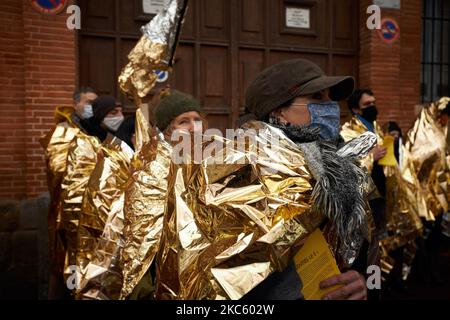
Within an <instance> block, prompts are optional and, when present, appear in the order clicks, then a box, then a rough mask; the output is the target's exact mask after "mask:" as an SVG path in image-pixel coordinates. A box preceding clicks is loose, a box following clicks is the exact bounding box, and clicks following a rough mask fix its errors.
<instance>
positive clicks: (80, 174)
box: [61, 132, 100, 275]
mask: <svg viewBox="0 0 450 320" xmlns="http://www.w3.org/2000/svg"><path fill="white" fill-rule="evenodd" d="M99 150H100V142H99V141H98V140H97V138H95V137H91V136H88V135H86V134H84V133H82V132H79V133H78V134H77V136H76V137H75V138H74V139H73V140H72V142H71V143H70V147H69V152H68V156H67V169H66V173H65V176H64V179H63V182H62V194H61V223H62V228H63V230H64V232H65V237H66V241H67V254H66V262H65V271H64V273H65V275H71V274H72V273H73V272H72V270H70V269H69V267H74V266H76V249H77V231H78V224H79V218H80V213H81V210H82V204H83V197H84V193H85V191H86V187H87V184H88V181H89V178H90V176H91V173H92V171H93V170H94V168H95V165H96V163H97V153H98V151H99Z"/></svg>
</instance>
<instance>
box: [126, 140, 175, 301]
mask: <svg viewBox="0 0 450 320" xmlns="http://www.w3.org/2000/svg"><path fill="white" fill-rule="evenodd" d="M171 153H172V147H171V146H170V144H168V143H167V142H166V141H164V139H163V138H162V137H160V136H157V137H155V138H153V139H150V140H149V141H148V142H145V143H144V144H143V145H142V148H141V150H140V152H137V153H136V154H135V158H134V159H133V162H132V168H131V177H130V179H129V181H128V185H127V186H126V189H125V208H124V215H125V228H124V239H125V240H124V241H125V243H124V247H123V251H122V261H123V288H122V293H121V298H122V299H125V298H126V297H128V296H129V295H130V294H131V292H132V291H133V289H134V288H135V286H136V285H137V284H138V282H139V281H140V280H141V279H142V277H143V276H144V274H145V273H146V272H147V270H148V269H149V267H150V265H151V264H152V262H153V259H154V257H155V255H156V251H157V250H158V248H159V242H160V239H161V230H162V225H163V218H164V213H165V210H166V204H167V192H168V191H167V190H168V178H169V172H170V163H171Z"/></svg>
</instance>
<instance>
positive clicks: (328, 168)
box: [271, 120, 368, 265]
mask: <svg viewBox="0 0 450 320" xmlns="http://www.w3.org/2000/svg"><path fill="white" fill-rule="evenodd" d="M271 125H272V126H274V127H276V128H278V129H281V130H282V131H283V132H284V133H285V134H286V135H287V137H288V138H290V139H291V140H292V141H293V142H295V143H296V144H297V145H298V147H299V148H300V149H301V150H302V151H303V154H304V157H305V160H306V162H307V165H308V168H309V169H310V171H311V174H312V175H313V177H314V178H315V180H316V181H317V183H316V185H315V187H314V190H313V205H312V210H313V211H314V212H318V213H322V214H324V215H325V216H326V217H327V218H328V219H330V220H331V222H332V226H333V228H334V232H335V233H336V234H337V236H338V239H339V240H340V246H339V255H340V256H341V258H343V260H344V261H345V262H346V263H347V264H348V265H351V264H352V263H353V262H354V259H355V258H356V256H357V255H358V253H359V249H360V247H361V245H362V243H363V240H364V238H366V239H367V238H368V227H367V220H366V201H365V195H364V188H363V187H362V185H363V181H364V180H365V175H366V173H365V171H363V170H362V169H361V168H360V167H359V165H358V162H357V160H356V159H351V158H349V157H341V156H340V155H339V154H338V148H337V144H338V143H330V142H326V141H322V140H321V139H320V136H319V132H320V129H318V128H311V127H310V126H307V125H306V126H293V125H289V124H287V125H285V124H281V123H278V122H276V121H273V120H272V121H271Z"/></svg>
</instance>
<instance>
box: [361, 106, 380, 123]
mask: <svg viewBox="0 0 450 320" xmlns="http://www.w3.org/2000/svg"><path fill="white" fill-rule="evenodd" d="M377 116H378V110H377V107H376V106H375V105H372V106H370V107H367V108H365V109H362V117H363V118H364V119H366V120H367V121H369V122H374V121H376V120H377Z"/></svg>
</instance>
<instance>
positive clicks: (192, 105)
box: [154, 90, 202, 131]
mask: <svg viewBox="0 0 450 320" xmlns="http://www.w3.org/2000/svg"><path fill="white" fill-rule="evenodd" d="M191 111H196V112H198V113H199V114H201V113H202V108H201V106H200V102H198V101H197V100H196V99H194V97H192V96H190V95H188V94H186V93H182V92H180V91H177V90H171V91H170V95H168V96H166V97H164V98H162V99H161V101H160V102H159V104H158V106H156V108H155V112H154V113H155V121H156V126H157V127H158V128H159V130H161V131H164V130H166V128H167V127H168V126H169V124H170V123H171V122H172V121H173V120H175V119H176V117H178V116H179V115H181V114H183V113H186V112H191Z"/></svg>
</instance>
